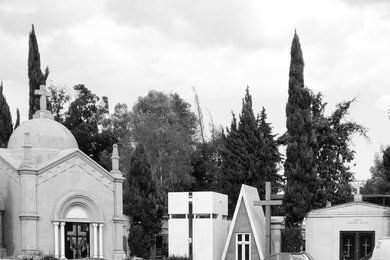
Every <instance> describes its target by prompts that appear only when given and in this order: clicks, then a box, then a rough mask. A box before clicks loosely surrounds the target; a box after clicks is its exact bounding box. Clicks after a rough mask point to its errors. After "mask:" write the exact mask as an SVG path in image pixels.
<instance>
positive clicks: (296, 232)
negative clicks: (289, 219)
mask: <svg viewBox="0 0 390 260" xmlns="http://www.w3.org/2000/svg"><path fill="white" fill-rule="evenodd" d="M282 237H283V252H301V251H302V249H303V237H302V230H301V228H300V227H286V228H285V229H284V231H283V235H282Z"/></svg>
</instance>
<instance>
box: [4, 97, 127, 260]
mask: <svg viewBox="0 0 390 260" xmlns="http://www.w3.org/2000/svg"><path fill="white" fill-rule="evenodd" d="M43 98H45V100H44V101H43V103H45V101H46V97H44V96H43ZM41 101H42V98H41ZM41 103H42V102H41ZM44 105H45V106H46V104H44ZM112 160H113V169H112V171H111V172H108V171H106V170H105V169H103V168H102V167H101V166H99V165H98V164H97V163H96V162H94V161H93V160H92V159H91V158H90V157H89V156H87V155H86V154H84V153H83V152H82V151H80V150H79V149H78V145H77V142H76V140H75V138H74V136H73V135H72V134H71V132H70V131H69V130H67V129H66V128H65V127H64V126H63V125H61V124H60V123H58V122H56V121H54V120H53V119H52V116H51V114H50V113H49V112H48V111H46V110H40V111H37V113H36V114H35V115H34V118H33V119H31V120H28V121H26V122H24V123H23V124H21V125H20V126H19V127H18V128H17V129H16V130H15V131H14V133H13V134H12V136H11V138H10V140H9V143H8V148H6V149H0V254H1V257H6V256H9V257H17V256H20V255H26V254H27V255H34V254H39V253H40V252H41V253H44V254H52V255H54V256H56V257H58V258H61V259H65V258H67V259H75V258H84V257H90V258H96V259H97V258H105V259H113V260H114V259H115V260H117V259H123V258H124V256H125V255H124V251H123V222H124V218H123V216H122V184H123V181H124V178H123V177H122V173H121V172H120V171H119V169H118V160H119V157H118V155H117V148H114V153H113V157H112Z"/></svg>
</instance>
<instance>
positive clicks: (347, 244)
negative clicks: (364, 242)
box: [345, 239, 352, 257]
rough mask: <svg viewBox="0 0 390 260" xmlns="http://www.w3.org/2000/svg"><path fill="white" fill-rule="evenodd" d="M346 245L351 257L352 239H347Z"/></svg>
mask: <svg viewBox="0 0 390 260" xmlns="http://www.w3.org/2000/svg"><path fill="white" fill-rule="evenodd" d="M345 246H346V247H347V257H349V254H350V253H351V250H350V247H352V244H351V240H349V239H347V243H346V244H345Z"/></svg>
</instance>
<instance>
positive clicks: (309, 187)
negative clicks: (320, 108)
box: [283, 32, 317, 227]
mask: <svg viewBox="0 0 390 260" xmlns="http://www.w3.org/2000/svg"><path fill="white" fill-rule="evenodd" d="M290 54H291V62H290V72H289V88H288V101H287V105H286V116H287V123H286V125H287V134H286V136H285V141H286V143H287V149H286V160H285V162H284V176H285V178H286V181H287V183H286V188H285V193H284V200H283V204H284V208H285V217H286V218H285V220H286V226H292V227H294V226H295V227H299V226H300V224H301V223H302V220H303V218H304V217H305V215H306V213H307V212H309V211H310V210H311V209H312V205H313V204H314V202H315V201H316V190H317V174H316V171H315V154H314V141H315V140H314V135H313V131H312V119H311V101H312V99H311V93H310V91H309V90H308V89H307V88H306V87H305V85H304V77H303V68H304V61H303V56H302V50H301V44H300V42H299V37H298V35H297V34H296V32H295V33H294V38H293V41H292V45H291V52H290Z"/></svg>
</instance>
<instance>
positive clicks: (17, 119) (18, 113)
mask: <svg viewBox="0 0 390 260" xmlns="http://www.w3.org/2000/svg"><path fill="white" fill-rule="evenodd" d="M19 125H20V112H19V108H17V109H16V122H15V127H14V129H16V128H17V127H18V126H19Z"/></svg>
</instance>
